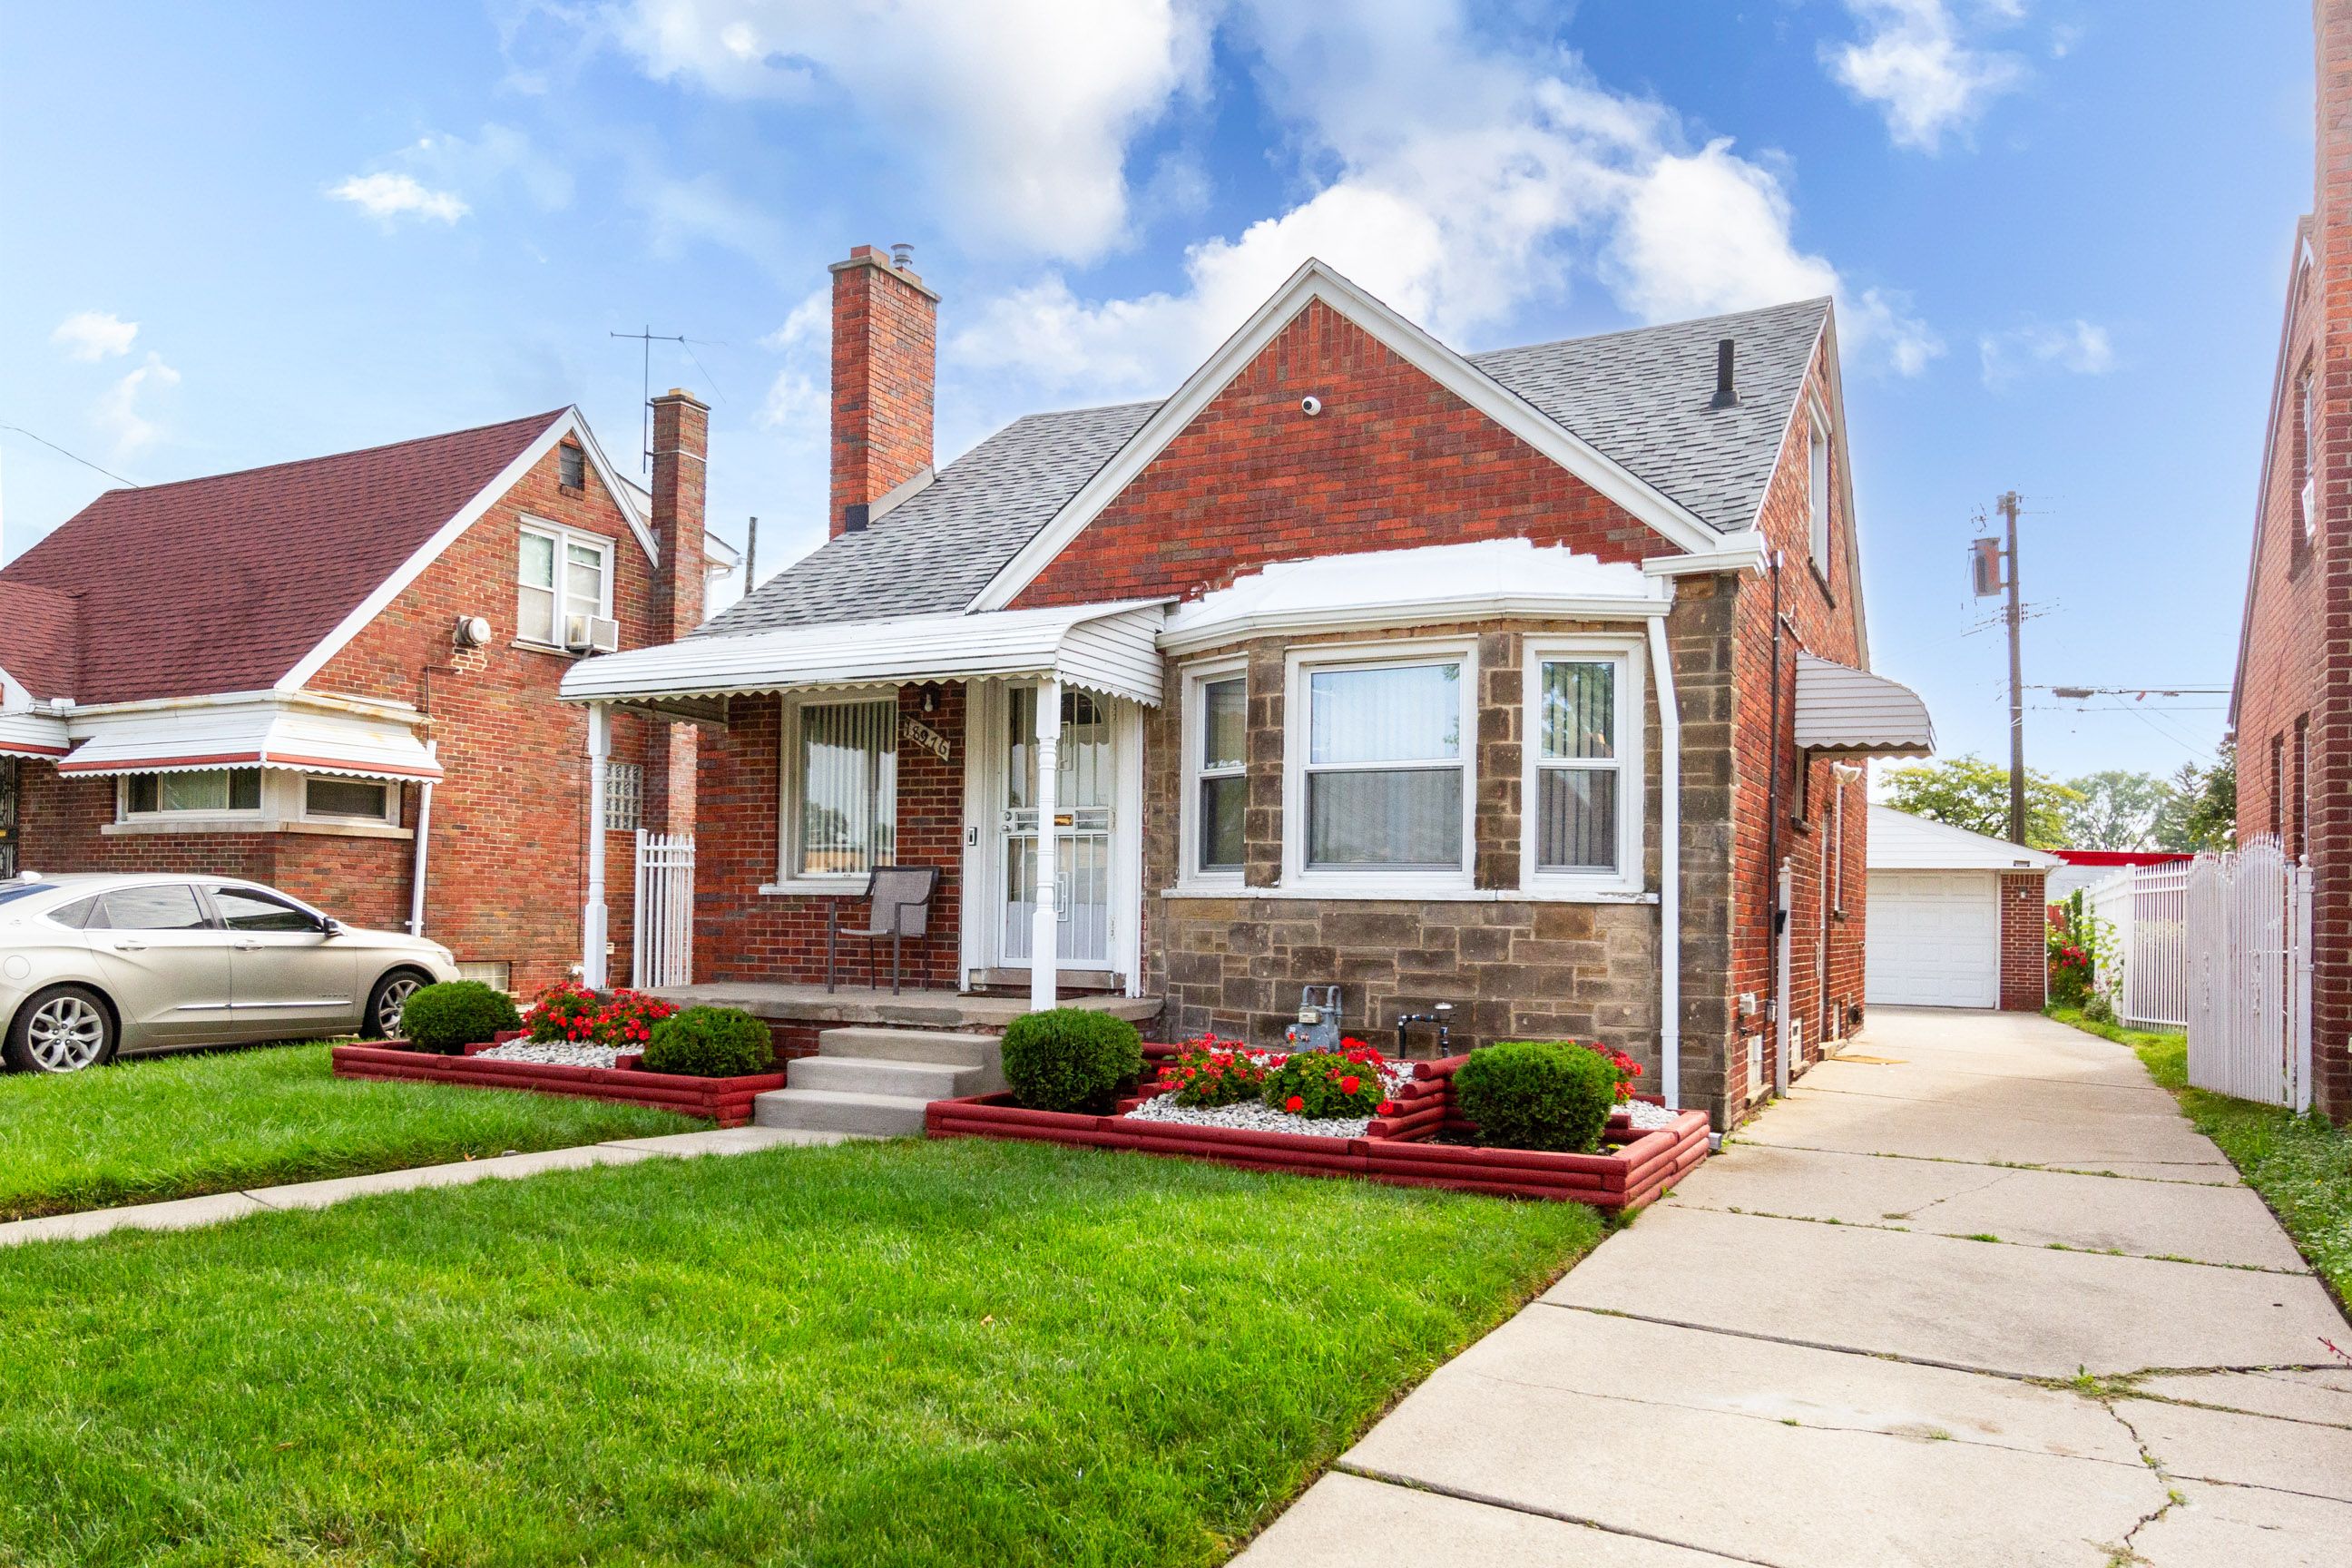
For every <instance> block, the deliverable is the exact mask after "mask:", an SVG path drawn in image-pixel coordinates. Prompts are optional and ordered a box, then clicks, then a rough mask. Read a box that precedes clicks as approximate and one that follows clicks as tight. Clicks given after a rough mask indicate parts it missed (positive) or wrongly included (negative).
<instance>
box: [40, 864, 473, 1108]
mask: <svg viewBox="0 0 2352 1568" xmlns="http://www.w3.org/2000/svg"><path fill="white" fill-rule="evenodd" d="M455 979H457V964H456V963H455V962H454V961H453V960H452V959H451V957H450V954H449V950H448V949H447V948H446V947H443V946H441V945H440V944H439V943H438V942H425V941H422V940H420V939H418V938H416V937H412V936H404V935H402V934H400V933H397V932H394V931H362V930H359V929H357V928H355V927H352V926H347V925H344V924H343V923H342V922H341V921H338V920H336V919H335V918H334V917H332V916H331V915H328V914H324V913H322V912H320V910H315V909H312V908H311V907H310V905H308V904H306V903H303V902H302V901H301V900H299V899H294V898H290V897H289V896H288V895H286V894H284V893H281V892H279V891H278V890H277V889H274V888H265V887H263V886H261V885H260V884H259V883H257V882H245V881H239V880H237V879H235V878H229V877H175V876H164V875H155V874H148V875H143V876H142V875H124V876H77V877H44V876H41V875H39V874H38V873H34V872H28V873H26V875H24V876H22V877H19V878H16V879H13V880H10V881H6V882H0V1024H5V1035H0V1056H5V1058H6V1060H7V1062H8V1065H9V1066H11V1067H15V1068H24V1069H27V1070H30V1071H34V1072H79V1070H81V1069H82V1068H88V1067H95V1066H97V1065H98V1064H99V1063H100V1062H104V1061H108V1060H110V1059H111V1058H113V1057H114V1056H115V1055H116V1054H117V1053H118V1052H119V1053H121V1054H123V1055H126V1056H127V1055H132V1054H137V1053H141V1052H147V1051H169V1050H178V1049H183V1048H184V1047H194V1046H223V1045H247V1044H252V1043H254V1042H257V1041H262V1040H293V1039H315V1038H319V1037H325V1036H331V1035H349V1034H353V1033H359V1034H363V1035H370V1036H383V1035H388V1034H393V1033H395V1032H397V1031H398V1029H399V1027H400V1015H401V1009H402V1008H403V1007H404V1006H405V1005H407V1001H408V998H409V995H410V994H411V993H413V992H414V991H415V989H416V988H417V987H418V986H419V985H423V984H428V983H431V982H434V981H441V980H455Z"/></svg>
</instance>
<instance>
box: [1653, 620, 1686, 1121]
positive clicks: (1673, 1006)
mask: <svg viewBox="0 0 2352 1568" xmlns="http://www.w3.org/2000/svg"><path fill="white" fill-rule="evenodd" d="M1650 662H1651V664H1652V665H1654V666H1655V667H1656V669H1657V675H1656V678H1655V679H1656V681H1657V687H1658V1077H1659V1078H1660V1079H1662V1080H1663V1083H1664V1094H1665V1100H1666V1109H1667V1110H1681V1109H1682V1104H1683V927H1682V914H1683V711H1682V702H1681V700H1680V699H1679V698H1677V697H1676V696H1675V665H1674V656H1673V655H1672V654H1671V653H1669V652H1668V651H1667V648H1666V623H1665V620H1664V617H1659V618H1657V619H1654V620H1652V621H1651V622H1650Z"/></svg>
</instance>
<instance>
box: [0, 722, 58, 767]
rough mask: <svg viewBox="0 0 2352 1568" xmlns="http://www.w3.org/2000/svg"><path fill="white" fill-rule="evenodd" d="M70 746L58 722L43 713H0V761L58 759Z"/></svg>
mask: <svg viewBox="0 0 2352 1568" xmlns="http://www.w3.org/2000/svg"><path fill="white" fill-rule="evenodd" d="M71 745H72V742H70V741H68V740H67V739H66V726H65V721H64V720H62V719H52V718H50V717H49V716H48V715H47V714H46V713H24V712H16V713H0V757H41V758H55V757H62V756H64V755H65V754H66V752H67V751H68V749H69V748H70V747H71Z"/></svg>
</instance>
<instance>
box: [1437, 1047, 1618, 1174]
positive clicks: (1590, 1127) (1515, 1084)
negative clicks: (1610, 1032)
mask: <svg viewBox="0 0 2352 1568" xmlns="http://www.w3.org/2000/svg"><path fill="white" fill-rule="evenodd" d="M1616 1103H1617V1068H1616V1067H1615V1066H1614V1065H1613V1064H1612V1063H1611V1061H1610V1060H1609V1058H1606V1057H1604V1056H1601V1054H1599V1053H1598V1052H1596V1051H1592V1050H1588V1049H1587V1048H1586V1047H1583V1046H1580V1045H1572V1044H1564V1043H1561V1042H1559V1041H1553V1040H1517V1041H1512V1042H1510V1043H1508V1044H1506V1045H1498V1046H1487V1047H1484V1048H1482V1049H1479V1050H1475V1051H1472V1052H1471V1053H1470V1059H1469V1060H1467V1061H1465V1062H1464V1063H1463V1064H1462V1065H1461V1066H1460V1067H1459V1068H1455V1069H1454V1104H1455V1105H1456V1106H1458V1107H1459V1108H1460V1110H1461V1111H1462V1114H1463V1115H1464V1116H1465V1117H1467V1118H1469V1119H1470V1120H1471V1121H1475V1122H1476V1123H1477V1124H1478V1142H1481V1143H1483V1144H1486V1145H1487V1146H1488V1147H1490V1148H1504V1149H1549V1150H1555V1151H1559V1150H1565V1151H1572V1152H1580V1153H1590V1152H1591V1151H1593V1150H1594V1149H1597V1148H1599V1147H1600V1146H1601V1128H1602V1127H1604V1126H1606V1125H1607V1124H1608V1121H1609V1112H1610V1110H1612V1108H1613V1107H1614V1106H1615V1105H1616Z"/></svg>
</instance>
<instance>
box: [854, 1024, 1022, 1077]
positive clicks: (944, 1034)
mask: <svg viewBox="0 0 2352 1568" xmlns="http://www.w3.org/2000/svg"><path fill="white" fill-rule="evenodd" d="M816 1048H817V1052H818V1054H819V1055H821V1056H828V1057H857V1058H862V1059H864V1060H867V1061H876V1060H879V1061H898V1062H940V1063H944V1064H945V1065H947V1066H949V1067H959V1068H968V1067H994V1066H995V1065H996V1064H997V1063H998V1062H999V1061H1001V1060H1002V1059H1003V1056H1002V1051H1003V1047H1002V1043H1001V1042H1000V1041H999V1040H998V1039H997V1037H995V1036H994V1035H965V1034H957V1033H955V1032H953V1031H951V1030H947V1029H893V1028H889V1027H887V1026H860V1027H854V1028H843V1029H827V1030H825V1031H824V1032H823V1033H822V1034H820V1035H818V1036H817V1037H816Z"/></svg>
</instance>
